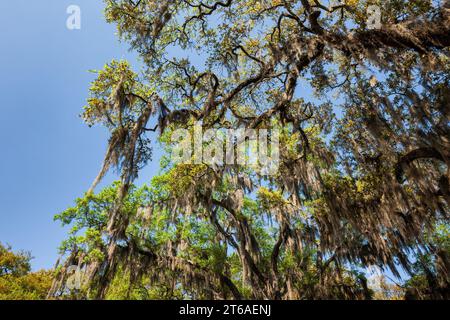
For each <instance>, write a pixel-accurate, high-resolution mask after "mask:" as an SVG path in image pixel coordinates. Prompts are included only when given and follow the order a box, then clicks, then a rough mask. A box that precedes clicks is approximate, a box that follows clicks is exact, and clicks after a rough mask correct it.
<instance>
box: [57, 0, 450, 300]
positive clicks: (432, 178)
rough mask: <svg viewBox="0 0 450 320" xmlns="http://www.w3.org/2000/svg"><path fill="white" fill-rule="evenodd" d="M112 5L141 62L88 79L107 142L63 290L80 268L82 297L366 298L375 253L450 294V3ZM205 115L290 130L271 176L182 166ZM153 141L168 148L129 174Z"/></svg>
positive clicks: (77, 221) (127, 0)
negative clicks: (145, 179)
mask: <svg viewBox="0 0 450 320" xmlns="http://www.w3.org/2000/svg"><path fill="white" fill-rule="evenodd" d="M104 2H105V16H106V19H107V21H108V22H110V23H114V24H116V25H117V30H118V34H119V36H120V37H121V39H123V40H125V41H127V42H129V44H130V46H131V48H132V49H133V50H136V51H137V52H138V53H139V55H140V57H141V58H142V62H143V69H142V70H141V71H140V72H135V71H133V70H132V68H131V66H130V64H129V63H128V62H126V61H112V62H110V63H108V64H106V65H105V67H104V69H103V70H100V71H98V72H97V79H96V80H95V81H94V82H93V83H92V86H91V88H90V96H89V98H88V103H87V105H86V106H85V108H84V111H83V114H82V116H83V119H84V121H85V122H86V123H87V124H88V125H90V126H91V125H101V126H104V127H106V128H107V130H109V132H110V138H109V140H108V144H107V148H106V154H105V158H104V162H103V165H102V168H101V171H100V172H99V174H98V176H97V177H96V179H95V180H94V182H93V185H92V186H91V188H90V189H89V190H88V191H87V193H86V194H85V195H84V197H82V198H80V199H78V200H77V202H76V206H75V207H73V208H70V209H68V210H66V211H64V212H63V213H61V214H60V215H58V216H57V219H59V220H61V221H62V222H63V223H64V224H70V225H72V226H73V229H72V232H71V235H70V237H69V239H68V240H67V241H65V242H64V243H63V246H62V253H63V256H64V259H62V260H61V264H60V266H59V269H58V270H59V273H58V276H57V278H56V280H55V282H54V284H53V287H52V290H51V292H50V295H51V296H60V295H62V294H64V292H65V290H64V288H65V287H64V285H65V282H66V280H67V273H66V270H67V268H68V267H69V266H71V265H77V266H79V267H80V269H82V270H83V272H84V275H85V278H86V281H85V282H83V287H82V288H79V289H80V292H79V294H80V296H81V297H88V298H108V297H109V298H131V297H134V298H173V299H175V298H197V299H205V298H209V299H224V298H234V299H242V298H249V299H344V298H347V299H370V298H371V297H372V296H373V292H372V291H371V290H369V288H368V286H367V280H366V278H365V275H364V273H363V272H362V270H364V268H367V267H371V266H376V267H379V268H381V269H382V270H390V271H391V272H392V273H393V274H394V275H396V276H400V274H401V273H402V272H405V273H407V274H409V275H411V276H415V275H416V276H417V274H422V275H423V277H422V278H420V279H419V280H420V281H422V282H421V285H420V287H421V288H422V289H421V291H420V293H418V292H417V291H416V292H415V293H414V294H415V296H417V297H424V295H427V297H432V298H448V292H449V290H448V288H449V280H450V279H449V260H448V254H449V247H448V239H449V237H448V236H449V233H448V212H449V205H450V189H449V179H450V167H449V165H450V161H449V159H450V141H449V137H450V130H449V103H450V89H449V75H450V73H449V70H450V60H449V58H450V57H449V45H450V6H449V4H448V2H444V1H428V0H414V1H403V0H384V1H378V0H346V1H342V2H341V3H334V1H322V0H298V1H296V0H264V1H256V0H245V1H244V0H243V1H234V0H224V1H209V0H205V1H197V0H192V1H191V0H188V1H183V0H180V1H167V0H160V1H152V0H134V1H131V0H105V1H104ZM336 2H337V1H336ZM373 6H375V8H377V10H379V13H380V16H379V17H380V19H381V20H380V25H379V26H376V27H374V26H373V25H372V24H371V21H372V20H373V19H377V16H376V15H375V16H373V13H371V11H370V10H369V9H370V8H373ZM196 123H201V124H202V128H203V129H204V130H207V129H212V128H213V129H230V128H236V129H237V128H247V129H268V130H274V129H277V130H279V131H280V136H279V144H280V150H279V156H280V162H279V168H278V171H277V173H276V174H274V175H265V174H263V173H262V172H260V171H258V170H256V169H255V168H253V167H252V166H249V165H247V164H234V165H230V164H223V165H220V166H210V165H208V164H206V163H201V162H198V161H193V163H176V162H174V161H173V159H172V158H171V157H170V154H171V153H173V151H174V150H173V145H172V144H171V136H172V134H174V132H176V130H177V129H180V128H183V129H185V130H186V131H185V132H193V130H194V125H195V124H196ZM193 134H194V135H195V132H193ZM152 138H153V139H154V140H155V139H156V140H158V141H159V143H160V144H161V146H162V147H163V148H165V150H166V151H167V152H166V153H167V154H166V156H164V157H163V159H162V160H161V170H160V173H159V174H158V175H157V176H155V177H153V178H152V179H151V181H150V182H149V184H147V185H144V186H141V187H139V186H135V185H134V182H135V180H136V178H137V177H138V175H139V172H140V170H141V169H142V168H143V167H144V166H145V165H146V164H147V163H148V161H151V158H152V144H151V140H150V139H152ZM203 143H204V144H206V145H207V144H208V143H209V142H208V141H203ZM235 144H237V142H236V141H235V142H234V144H233V146H234V147H236V146H235ZM192 157H194V155H192ZM197 160H198V159H197ZM111 168H114V169H116V170H117V172H118V173H119V175H120V181H118V182H116V183H114V184H113V185H111V186H109V187H107V188H105V189H103V190H101V191H99V192H97V193H95V189H96V186H97V185H98V183H99V182H100V181H101V180H102V178H103V177H104V175H105V174H106V173H107V172H108V170H110V169H111ZM149 178H150V177H149ZM436 237H437V238H436ZM436 239H440V240H436ZM418 268H420V270H418ZM416 280H417V278H416ZM419 280H417V281H419ZM411 281H414V278H413V279H412V280H411ZM416 287H417V286H416ZM423 292H426V293H423Z"/></svg>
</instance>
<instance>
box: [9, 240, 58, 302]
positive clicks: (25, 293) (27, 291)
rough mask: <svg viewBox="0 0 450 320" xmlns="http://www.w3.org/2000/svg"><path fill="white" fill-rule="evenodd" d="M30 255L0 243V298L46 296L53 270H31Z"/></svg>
mask: <svg viewBox="0 0 450 320" xmlns="http://www.w3.org/2000/svg"><path fill="white" fill-rule="evenodd" d="M30 260H31V255H30V254H29V253H28V252H17V253H14V252H13V251H12V250H11V247H9V246H4V245H2V244H1V243H0V300H42V299H45V298H46V297H47V293H48V292H49V290H50V286H51V284H52V280H53V272H51V271H44V270H42V271H37V272H31V265H30Z"/></svg>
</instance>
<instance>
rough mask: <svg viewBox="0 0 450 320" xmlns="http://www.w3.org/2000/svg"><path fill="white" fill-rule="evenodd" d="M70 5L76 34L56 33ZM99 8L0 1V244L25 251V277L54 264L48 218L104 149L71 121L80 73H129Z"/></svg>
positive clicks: (89, 177)
mask: <svg viewBox="0 0 450 320" xmlns="http://www.w3.org/2000/svg"><path fill="white" fill-rule="evenodd" d="M71 4H75V5H78V6H79V7H80V8H81V14H82V16H81V18H82V20H81V30H68V29H67V28H66V20H67V17H68V15H67V14H66V9H67V7H68V6H69V5H71ZM102 10H103V3H102V1H100V0H71V1H65V0H39V1H30V0H15V1H1V2H0V30H1V31H0V75H1V77H0V96H1V102H0V111H1V113H0V137H1V140H0V147H1V148H0V152H1V154H0V178H1V183H0V242H3V243H8V244H10V245H12V246H13V249H15V250H19V249H23V250H30V251H31V252H32V255H33V256H34V257H35V258H34V260H33V261H32V262H33V269H34V270H36V269H40V268H51V267H52V266H53V265H54V263H55V261H56V259H57V256H58V254H57V247H58V245H59V243H60V242H61V240H62V239H64V237H65V235H66V231H67V230H65V229H63V228H62V227H61V225H60V224H59V223H58V222H54V221H53V216H54V215H55V214H56V213H58V212H60V211H62V210H64V209H65V208H67V207H69V206H71V205H72V204H73V201H74V199H75V198H76V197H79V196H81V195H82V194H83V193H84V192H85V191H86V190H87V189H88V188H89V186H90V184H91V182H92V181H93V179H94V178H95V176H96V174H97V173H98V170H99V169H100V165H101V161H102V159H103V155H104V151H105V148H106V141H107V138H108V136H107V132H106V131H105V130H103V129H102V128H99V127H97V128H88V127H87V126H86V125H84V124H83V122H82V121H81V119H80V118H79V114H80V113H81V110H82V106H83V105H84V104H85V101H86V98H87V95H88V88H89V83H90V82H91V81H92V80H93V79H94V78H95V75H94V74H92V73H89V72H88V70H91V69H101V68H102V67H103V65H104V64H105V63H106V62H109V61H111V60H112V59H128V60H130V61H131V63H132V64H133V65H134V66H135V67H136V69H138V62H137V61H136V57H135V56H134V55H133V54H132V53H130V52H128V46H127V44H126V43H122V44H121V43H119V41H118V38H117V36H116V35H115V26H114V25H108V24H107V23H106V22H105V20H104V18H103V13H102ZM156 165H157V161H154V162H153V163H152V164H151V165H150V166H149V167H148V168H147V169H146V170H145V172H144V174H143V177H144V178H146V179H147V180H148V179H149V176H151V175H152V172H153V171H154V170H155V169H156V167H157V166H156ZM112 179H113V177H112V176H109V177H108V179H107V182H108V181H111V180H112ZM141 180H142V179H141Z"/></svg>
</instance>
